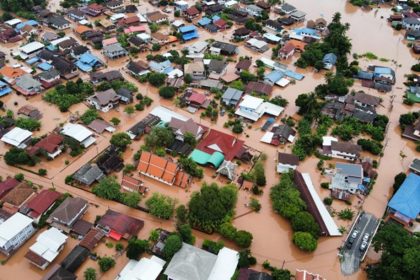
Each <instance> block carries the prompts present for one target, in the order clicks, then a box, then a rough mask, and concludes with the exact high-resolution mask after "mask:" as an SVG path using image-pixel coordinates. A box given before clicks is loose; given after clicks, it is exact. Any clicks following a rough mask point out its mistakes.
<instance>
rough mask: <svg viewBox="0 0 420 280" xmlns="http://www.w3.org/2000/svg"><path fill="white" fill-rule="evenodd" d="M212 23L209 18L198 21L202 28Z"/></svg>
mask: <svg viewBox="0 0 420 280" xmlns="http://www.w3.org/2000/svg"><path fill="white" fill-rule="evenodd" d="M210 23H211V19H209V18H207V17H203V18H202V19H200V20H199V21H198V24H199V25H201V26H206V25H207V24H210Z"/></svg>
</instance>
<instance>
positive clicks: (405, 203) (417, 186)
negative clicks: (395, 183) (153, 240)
mask: <svg viewBox="0 0 420 280" xmlns="http://www.w3.org/2000/svg"><path fill="white" fill-rule="evenodd" d="M388 207H389V208H391V209H393V210H395V211H397V212H399V213H400V214H403V215H404V216H406V217H409V218H411V219H415V218H416V217H417V216H418V214H419V213H420V176H418V175H416V174H414V173H410V174H409V175H408V176H407V178H405V180H404V182H403V183H402V185H401V186H400V188H399V189H398V191H397V192H396V193H395V194H394V196H393V197H392V199H391V200H390V201H389V203H388Z"/></svg>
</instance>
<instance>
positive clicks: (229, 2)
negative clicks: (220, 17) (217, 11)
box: [225, 0, 238, 7]
mask: <svg viewBox="0 0 420 280" xmlns="http://www.w3.org/2000/svg"><path fill="white" fill-rule="evenodd" d="M235 4H238V1H235V0H230V1H227V2H226V3H225V7H230V6H233V5H235Z"/></svg>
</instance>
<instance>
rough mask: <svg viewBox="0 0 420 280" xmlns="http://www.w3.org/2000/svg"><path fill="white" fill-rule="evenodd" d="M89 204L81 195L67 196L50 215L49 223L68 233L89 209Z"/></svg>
mask: <svg viewBox="0 0 420 280" xmlns="http://www.w3.org/2000/svg"><path fill="white" fill-rule="evenodd" d="M88 206H89V204H88V202H87V201H86V200H84V199H83V198H81V197H68V198H66V199H65V200H64V201H63V202H62V203H61V204H60V205H59V206H58V207H57V208H56V209H55V210H54V211H53V212H52V213H51V215H50V216H49V217H48V219H47V223H48V224H49V225H50V226H52V227H55V228H57V229H59V230H62V231H64V232H66V233H69V232H70V231H71V228H72V227H73V225H74V224H75V223H76V221H77V220H79V219H80V218H81V217H82V216H83V214H85V212H86V211H87V208H88Z"/></svg>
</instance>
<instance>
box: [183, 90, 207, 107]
mask: <svg viewBox="0 0 420 280" xmlns="http://www.w3.org/2000/svg"><path fill="white" fill-rule="evenodd" d="M188 100H189V101H190V102H194V103H197V104H200V105H201V104H203V103H204V102H206V100H207V97H206V96H205V95H204V94H201V93H198V92H193V93H192V94H191V95H190V97H188Z"/></svg>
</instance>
